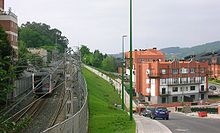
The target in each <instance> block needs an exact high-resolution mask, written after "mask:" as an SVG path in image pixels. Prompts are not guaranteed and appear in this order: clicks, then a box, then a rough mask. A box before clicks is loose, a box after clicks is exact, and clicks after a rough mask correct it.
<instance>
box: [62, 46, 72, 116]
mask: <svg viewBox="0 0 220 133" xmlns="http://www.w3.org/2000/svg"><path fill="white" fill-rule="evenodd" d="M69 65H71V63H70V61H69V60H68V56H67V50H65V53H64V78H65V82H64V86H65V91H66V93H65V94H69V97H67V98H68V99H67V102H66V118H67V119H68V118H70V117H71V116H72V115H73V99H74V98H73V92H72V88H71V86H69V85H68V83H67V82H68V81H70V78H71V71H70V69H72V67H70V66H69Z"/></svg>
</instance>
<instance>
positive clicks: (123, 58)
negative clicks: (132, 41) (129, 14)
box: [121, 35, 127, 110]
mask: <svg viewBox="0 0 220 133" xmlns="http://www.w3.org/2000/svg"><path fill="white" fill-rule="evenodd" d="M125 37H127V36H126V35H123V36H122V80H121V81H122V83H121V85H122V98H121V99H122V101H121V102H122V104H121V105H122V106H121V107H122V110H125V107H124V106H125V102H124V91H125V90H124V63H125V56H124V38H125Z"/></svg>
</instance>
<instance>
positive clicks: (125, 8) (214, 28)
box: [6, 0, 220, 53]
mask: <svg viewBox="0 0 220 133" xmlns="http://www.w3.org/2000/svg"><path fill="white" fill-rule="evenodd" d="M133 2H134V13H133V14H134V48H150V47H153V46H154V47H158V48H163V47H168V46H183V45H184V46H193V45H198V44H202V43H206V42H211V41H216V40H219V34H220V27H219V23H220V14H219V12H220V8H219V7H220V1H219V0H184V1H179V0H152V1H146V0H138V1H133ZM6 4H7V7H9V6H10V7H12V8H13V10H14V11H15V13H16V14H17V15H18V17H19V24H21V23H26V21H36V22H44V23H47V24H49V25H51V27H56V28H58V29H60V30H61V31H62V32H63V34H64V35H66V36H67V37H68V38H69V40H70V45H71V46H74V45H79V44H81V43H82V44H87V45H88V47H89V48H91V49H92V50H94V49H100V50H101V51H103V52H107V53H118V52H120V51H121V36H122V35H123V34H128V33H129V1H128V0H62V1H56V0H37V1H33V0H19V1H18V0H17V1H15V0H7V1H6ZM126 49H127V50H128V49H129V47H128V41H126Z"/></svg>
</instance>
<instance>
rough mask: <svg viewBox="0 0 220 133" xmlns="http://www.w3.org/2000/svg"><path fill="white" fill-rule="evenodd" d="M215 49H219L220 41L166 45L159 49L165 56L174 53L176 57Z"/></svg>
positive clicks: (168, 56)
mask: <svg viewBox="0 0 220 133" xmlns="http://www.w3.org/2000/svg"><path fill="white" fill-rule="evenodd" d="M217 50H220V41H216V42H211V43H206V44H202V45H198V46H194V47H185V48H180V47H168V48H164V49H161V51H162V52H164V53H165V54H166V55H167V58H171V57H172V56H173V55H175V56H176V57H177V58H183V57H185V56H187V55H192V54H200V53H204V52H213V51H217Z"/></svg>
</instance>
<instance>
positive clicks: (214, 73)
mask: <svg viewBox="0 0 220 133" xmlns="http://www.w3.org/2000/svg"><path fill="white" fill-rule="evenodd" d="M219 62H220V60H219V58H218V57H217V55H213V56H212V57H211V62H210V64H209V77H210V78H213V79H218V80H220V63H219Z"/></svg>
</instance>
